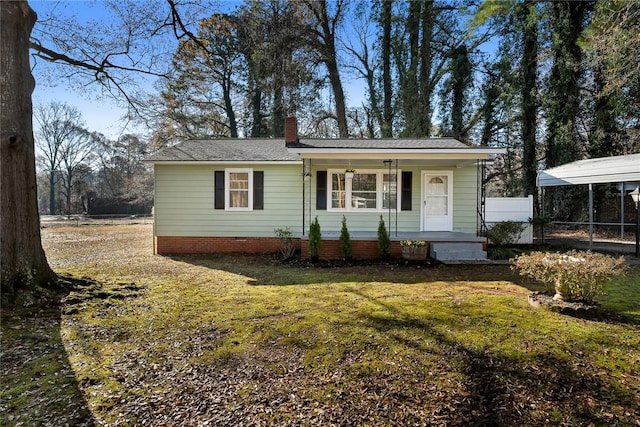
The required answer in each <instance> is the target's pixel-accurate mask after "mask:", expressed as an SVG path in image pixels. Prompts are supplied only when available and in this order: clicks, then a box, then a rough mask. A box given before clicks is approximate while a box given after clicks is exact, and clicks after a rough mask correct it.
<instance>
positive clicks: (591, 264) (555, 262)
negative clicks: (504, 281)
mask: <svg viewBox="0 0 640 427" xmlns="http://www.w3.org/2000/svg"><path fill="white" fill-rule="evenodd" d="M514 268H515V269H517V270H518V271H519V273H520V275H521V276H529V277H532V278H534V279H536V280H539V281H540V282H542V283H543V284H544V285H545V286H546V288H547V291H548V292H554V291H555V293H556V299H563V300H566V301H585V302H593V300H594V298H596V297H598V296H600V295H602V294H603V293H604V290H603V286H602V284H603V283H604V282H606V281H607V280H611V279H613V278H614V277H616V276H620V275H622V274H624V272H625V270H626V265H625V262H624V257H619V258H614V257H611V256H608V255H603V254H599V253H594V252H580V251H575V250H573V251H569V252H565V253H546V252H532V253H530V254H528V255H521V256H519V257H517V258H515V260H514Z"/></svg>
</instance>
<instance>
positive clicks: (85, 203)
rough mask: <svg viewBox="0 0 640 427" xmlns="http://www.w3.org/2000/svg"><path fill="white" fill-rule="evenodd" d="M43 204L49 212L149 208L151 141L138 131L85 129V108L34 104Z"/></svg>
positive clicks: (121, 211)
mask: <svg viewBox="0 0 640 427" xmlns="http://www.w3.org/2000/svg"><path fill="white" fill-rule="evenodd" d="M34 118H35V123H36V132H35V135H34V136H35V144H36V147H37V150H36V164H37V182H38V208H39V210H40V212H41V213H45V214H50V215H57V214H60V215H72V214H88V215H103V214H144V213H149V212H150V211H151V206H152V205H153V177H152V174H151V171H150V168H149V167H148V166H146V165H145V164H144V163H143V160H144V158H145V157H146V156H147V155H148V154H149V147H148V143H147V142H146V141H145V140H144V139H141V138H139V137H138V136H136V135H123V136H121V137H120V138H118V139H117V140H115V141H114V140H110V139H108V138H106V137H105V136H104V135H101V134H99V133H96V132H90V131H89V130H87V129H85V127H84V122H83V120H82V114H81V113H80V111H79V110H78V109H77V108H76V107H74V106H71V105H68V104H65V103H60V102H55V101H54V102H51V103H48V104H42V105H37V106H36V107H35V108H34Z"/></svg>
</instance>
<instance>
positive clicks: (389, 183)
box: [382, 173, 398, 209]
mask: <svg viewBox="0 0 640 427" xmlns="http://www.w3.org/2000/svg"><path fill="white" fill-rule="evenodd" d="M397 197H398V181H397V180H396V174H391V175H389V174H388V173H385V174H383V175H382V208H383V209H389V200H391V209H396V208H397V207H398V198H397Z"/></svg>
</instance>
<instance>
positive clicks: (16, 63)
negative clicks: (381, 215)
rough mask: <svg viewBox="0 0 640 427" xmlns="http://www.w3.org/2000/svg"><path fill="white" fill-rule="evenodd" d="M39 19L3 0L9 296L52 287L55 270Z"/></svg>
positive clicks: (0, 153) (1, 161) (1, 163)
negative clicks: (41, 110) (46, 201)
mask: <svg viewBox="0 0 640 427" xmlns="http://www.w3.org/2000/svg"><path fill="white" fill-rule="evenodd" d="M35 21H36V14H35V12H34V11H33V10H32V9H31V8H30V7H29V5H28V4H27V2H23V1H21V2H5V1H1V2H0V94H1V98H0V132H1V134H0V240H1V241H2V243H1V248H0V256H1V258H2V260H1V261H0V262H1V264H2V265H1V269H2V276H1V282H0V283H1V287H2V300H3V302H7V301H10V300H11V299H13V297H14V296H15V295H16V293H17V291H19V290H24V291H26V292H27V293H29V292H31V291H37V290H38V288H41V287H49V288H50V287H51V285H52V284H53V283H54V282H55V274H54V273H53V271H52V270H51V268H50V267H49V264H48V263H47V259H46V257H45V254H44V250H43V249H42V243H41V241H40V220H39V216H38V204H37V196H36V172H35V167H36V166H35V152H34V144H33V124H32V113H33V111H32V105H31V92H32V91H33V89H34V84H35V83H34V80H33V76H32V75H31V69H30V65H29V36H30V34H31V29H32V28H33V25H34V24H35Z"/></svg>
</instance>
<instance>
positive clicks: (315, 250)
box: [308, 216, 322, 262]
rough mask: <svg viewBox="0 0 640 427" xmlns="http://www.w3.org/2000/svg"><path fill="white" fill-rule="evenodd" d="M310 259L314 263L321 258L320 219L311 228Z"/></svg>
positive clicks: (314, 221)
mask: <svg viewBox="0 0 640 427" xmlns="http://www.w3.org/2000/svg"><path fill="white" fill-rule="evenodd" d="M308 244H309V257H310V258H311V261H312V262H317V261H318V259H319V258H320V247H321V246H322V233H321V232H320V223H319V222H318V217H317V216H316V218H315V219H314V220H313V222H312V223H311V225H310V226H309V242H308Z"/></svg>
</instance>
